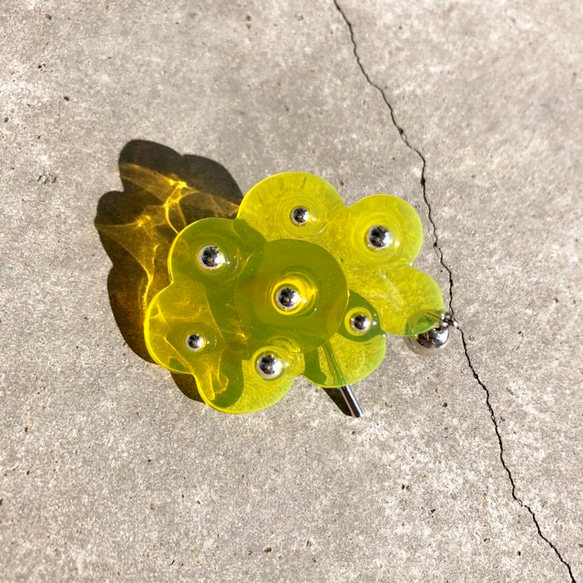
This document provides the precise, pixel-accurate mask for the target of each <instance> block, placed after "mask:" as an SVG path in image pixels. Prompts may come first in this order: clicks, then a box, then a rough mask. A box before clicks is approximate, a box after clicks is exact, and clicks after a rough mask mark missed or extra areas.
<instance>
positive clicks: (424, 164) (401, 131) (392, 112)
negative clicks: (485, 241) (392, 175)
mask: <svg viewBox="0 0 583 583" xmlns="http://www.w3.org/2000/svg"><path fill="white" fill-rule="evenodd" d="M333 2H334V5H335V6H336V10H338V12H339V13H340V15H341V16H342V18H343V19H344V22H345V23H346V26H347V27H348V31H349V32H350V40H351V42H352V52H353V53H354V58H355V59H356V63H357V64H358V67H359V68H360V71H361V73H362V74H363V76H364V78H365V79H366V81H367V83H368V84H369V85H370V86H371V87H374V88H375V89H376V90H377V91H378V92H379V93H380V95H381V97H382V99H383V101H384V102H385V105H386V106H387V108H388V110H389V113H390V115H391V121H392V122H393V125H394V126H395V128H396V129H397V131H398V132H399V136H400V137H401V140H403V143H404V144H405V145H406V146H407V148H409V150H411V151H412V152H414V153H415V154H416V155H417V157H418V158H419V159H420V160H421V178H420V179H419V182H420V184H421V191H422V193H423V201H424V203H425V206H426V207H427V218H428V219H429V222H430V223H431V234H432V237H433V249H434V250H435V253H436V254H437V258H438V259H439V263H440V264H441V266H442V267H443V269H445V271H446V272H447V275H448V296H449V301H448V305H449V306H450V308H451V304H452V301H453V275H452V273H451V269H450V268H449V267H448V266H447V264H446V263H445V261H444V258H443V251H442V249H441V246H440V245H439V239H438V236H437V225H436V224H435V219H434V218H433V211H432V208H431V205H430V204H429V199H428V198H427V181H426V179H425V170H426V169H427V161H426V160H425V156H424V155H423V154H422V152H421V150H419V148H416V147H415V146H414V145H413V144H412V143H411V142H410V141H409V138H408V137H407V134H406V133H405V130H404V129H403V127H402V126H401V125H400V124H399V122H398V121H397V117H396V115H395V110H394V108H393V106H392V105H391V103H390V102H389V100H388V99H387V95H386V94H385V92H384V90H383V89H382V88H381V87H380V86H379V85H377V84H376V83H375V82H374V81H373V80H372V79H371V78H370V76H369V74H368V73H367V72H366V69H365V68H364V66H363V64H362V61H361V60H360V55H359V54H358V50H357V48H356V40H355V38H354V30H353V28H352V23H351V22H350V21H349V20H348V18H347V17H346V14H344V11H343V10H342V8H341V7H340V5H339V4H338V2H337V0H333Z"/></svg>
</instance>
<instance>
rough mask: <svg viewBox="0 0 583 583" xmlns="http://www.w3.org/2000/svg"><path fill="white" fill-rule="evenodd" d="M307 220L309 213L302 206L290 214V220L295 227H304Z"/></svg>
mask: <svg viewBox="0 0 583 583" xmlns="http://www.w3.org/2000/svg"><path fill="white" fill-rule="evenodd" d="M309 219H310V211H309V210H308V209H307V208H305V207H303V206H297V207H296V208H295V209H293V210H292V212H291V220H292V222H293V223H295V224H296V225H305V224H306V223H307V222H308V220H309Z"/></svg>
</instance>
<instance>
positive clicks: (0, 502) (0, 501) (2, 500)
mask: <svg viewBox="0 0 583 583" xmlns="http://www.w3.org/2000/svg"><path fill="white" fill-rule="evenodd" d="M2 502H4V498H0V506H2Z"/></svg>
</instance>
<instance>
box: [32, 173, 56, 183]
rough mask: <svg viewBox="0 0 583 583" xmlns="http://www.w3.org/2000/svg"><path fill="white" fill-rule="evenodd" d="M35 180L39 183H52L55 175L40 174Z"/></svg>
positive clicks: (54, 180)
mask: <svg viewBox="0 0 583 583" xmlns="http://www.w3.org/2000/svg"><path fill="white" fill-rule="evenodd" d="M36 181H37V182H38V183H39V184H54V183H55V182H56V181H57V177H56V176H54V175H53V174H41V175H40V176H39V177H38V178H37V179H36Z"/></svg>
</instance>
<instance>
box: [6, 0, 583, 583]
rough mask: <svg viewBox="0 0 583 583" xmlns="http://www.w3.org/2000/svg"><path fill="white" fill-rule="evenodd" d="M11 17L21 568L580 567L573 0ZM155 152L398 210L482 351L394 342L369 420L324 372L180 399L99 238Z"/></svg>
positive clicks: (194, 575)
mask: <svg viewBox="0 0 583 583" xmlns="http://www.w3.org/2000/svg"><path fill="white" fill-rule="evenodd" d="M2 30H3V33H2V35H1V37H0V49H1V54H2V56H3V63H4V66H3V68H2V73H1V74H0V95H1V101H0V105H1V107H2V119H0V135H1V143H0V152H1V159H0V196H1V197H2V205H1V207H0V208H1V210H0V225H1V229H0V245H1V248H2V278H1V281H0V331H1V334H2V338H3V340H4V341H3V349H2V359H1V362H0V379H1V385H0V397H1V400H0V403H1V408H0V470H1V475H0V572H1V573H2V575H1V579H2V580H3V581H170V580H184V581H221V582H229V581H257V582H266V581H294V582H296V581H330V582H335V583H336V582H339V581H359V582H362V581H395V582H417V581H436V582H446V581H447V582H450V583H452V582H466V581H476V582H484V583H486V582H510V581H516V582H518V581H520V582H525V581H533V582H537V583H539V582H545V581H549V582H553V583H555V582H560V581H565V582H569V581H571V582H572V581H583V511H582V509H583V489H582V483H583V478H582V473H583V430H582V421H583V396H582V388H583V387H582V382H581V381H582V374H583V358H582V352H581V345H582V338H581V330H582V329H583V322H582V317H581V304H582V302H583V293H582V289H583V276H582V273H581V267H580V264H579V259H580V256H581V236H582V234H583V218H582V215H583V196H582V194H581V192H582V186H583V184H582V182H583V180H582V179H583V175H582V171H581V167H580V159H581V157H582V155H583V152H582V140H581V127H582V124H583V117H582V111H583V99H582V85H581V76H582V75H583V70H582V68H581V63H582V55H581V46H582V45H581V35H582V33H583V14H582V10H581V5H580V3H578V2H575V1H573V2H568V1H566V2H554V3H545V2H542V1H538V0H535V1H532V2H519V1H517V2H513V1H507V0H488V1H487V2H484V3H479V2H470V1H468V0H466V1H465V2H464V1H462V2H451V3H444V2H438V1H432V2H428V1H425V2H408V1H405V0H396V1H391V2H389V1H388V0H366V1H364V2H359V1H357V0H337V1H336V2H335V0H329V1H322V2H311V1H308V0H296V1H292V2H284V1H277V0H269V1H261V2H260V1H258V0H257V1H255V2H244V1H241V2H236V3H235V2H226V1H222V0H221V1H211V0H207V1H206V2H203V1H191V2H187V1H184V0H183V1H176V2H155V1H154V0H142V1H141V2H138V1H137V0H136V1H130V0H120V1H117V2H114V1H111V2H109V3H108V2H104V1H100V2H88V1H81V0H71V1H69V2H58V1H57V0H53V1H50V0H48V1H46V2H40V1H37V0H22V1H19V2H10V3H8V2H7V3H5V6H3V15H2ZM138 138H141V139H147V140H151V141H153V142H156V143H158V144H163V145H165V146H168V147H171V148H173V149H175V150H176V151H178V152H180V153H181V154H195V155H198V156H204V157H207V158H210V159H211V160H214V161H216V162H218V163H219V164H221V165H223V166H224V167H225V168H226V169H227V170H228V171H229V172H230V173H231V174H232V176H233V177H234V179H235V181H236V183H237V184H238V185H239V187H240V189H241V190H242V191H243V192H245V191H246V190H247V189H248V188H250V187H251V186H252V185H253V184H254V183H256V182H257V181H259V180H260V179H262V178H264V177H265V176H268V175H270V174H273V173H276V172H280V171H284V170H300V171H306V172H311V173H314V174H317V175H320V176H322V177H324V178H326V179H327V180H329V181H330V182H332V184H334V185H335V186H336V187H337V188H338V189H339V190H340V192H341V194H342V195H343V196H344V198H345V200H346V201H347V202H349V203H350V202H354V201H356V200H358V199H359V198H361V197H363V196H365V195H368V194H373V193H376V192H387V191H390V192H393V193H395V194H399V195H401V196H403V197H404V198H405V199H407V200H408V201H409V202H411V203H412V204H413V205H414V206H415V207H416V208H417V209H418V211H419V213H420V214H421V217H422V219H423V221H424V226H425V232H426V241H425V245H424V249H423V251H422V253H421V256H420V258H419V261H418V263H417V264H418V265H419V266H420V267H421V268H422V269H424V270H427V271H428V272H430V273H431V274H433V275H434V276H435V277H436V278H437V279H438V280H439V281H440V283H441V284H442V286H443V289H444V290H445V291H446V295H448V296H450V297H451V302H452V306H453V309H454V311H455V313H456V315H457V317H458V319H459V320H460V322H461V324H462V333H461V334H458V335H457V337H456V338H455V339H454V342H453V345H452V347H451V348H450V349H449V351H448V352H447V353H444V354H443V355H442V356H440V357H439V358H437V359H430V360H427V359H422V358H420V357H418V356H416V355H414V354H412V353H410V352H409V351H407V350H406V348H405V347H404V346H403V344H402V342H401V341H400V340H399V339H396V338H389V339H388V344H389V347H388V356H387V358H386V360H385V363H384V364H383V365H382V367H381V368H380V369H379V370H377V371H376V372H375V373H374V374H373V375H372V376H371V377H369V378H368V379H367V380H365V381H363V382H362V383H360V384H359V385H358V386H357V387H356V391H357V393H358V396H359V398H360V401H361V404H362V406H363V408H364V410H365V416H364V417H363V418H362V419H360V420H355V419H351V418H349V417H347V416H345V415H343V414H342V412H341V411H340V410H339V409H338V408H337V407H336V406H335V404H334V403H333V402H332V401H331V400H330V399H329V398H327V397H326V394H325V393H324V392H323V391H322V390H320V389H317V388H315V387H313V386H311V385H310V384H309V383H307V382H305V381H298V382H297V383H296V385H295V386H294V388H293V389H292V390H291V391H290V393H289V394H288V396H287V397H286V398H285V399H284V400H283V401H282V402H280V403H279V404H278V405H276V406H274V407H272V408H271V409H268V410H266V411H264V412H261V413H257V414H253V415H247V416H235V417H234V416H229V415H223V414H220V413H218V412H216V411H214V410H212V409H210V408H209V407H207V406H205V405H203V404H202V403H200V402H198V401H195V400H192V399H189V398H187V397H186V396H185V395H184V394H183V392H181V391H180V390H179V389H178V388H177V386H176V383H175V382H174V380H173V379H172V377H171V376H170V374H169V373H168V372H167V371H165V370H164V369H162V368H160V367H157V366H155V365H153V364H151V363H148V362H146V361H145V360H143V359H142V358H140V357H139V356H138V355H136V354H135V353H134V352H133V351H132V350H131V349H130V348H129V347H128V346H127V345H126V344H125V342H124V340H123V336H122V333H121V332H120V330H119V328H118V326H117V325H116V322H115V320H114V316H113V314H112V307H111V306H110V301H109V296H108V288H107V279H108V272H109V270H110V267H111V263H110V261H109V258H108V255H107V254H106V252H105V251H104V249H103V246H102V244H101V242H100V238H99V235H98V233H97V231H96V229H95V227H94V218H95V213H96V209H97V205H98V202H99V200H100V198H101V197H102V196H103V195H104V194H105V193H106V192H108V191H116V190H121V183H120V178H119V171H118V167H117V159H118V156H119V153H120V151H121V150H122V148H123V147H124V145H125V144H126V143H128V142H129V141H130V140H134V139H138ZM434 243H435V245H434ZM434 251H435V252H434Z"/></svg>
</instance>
